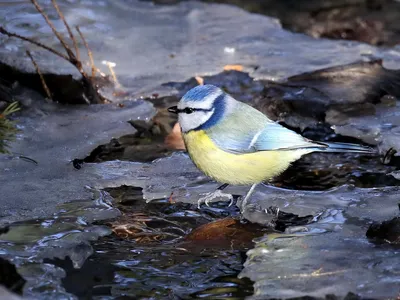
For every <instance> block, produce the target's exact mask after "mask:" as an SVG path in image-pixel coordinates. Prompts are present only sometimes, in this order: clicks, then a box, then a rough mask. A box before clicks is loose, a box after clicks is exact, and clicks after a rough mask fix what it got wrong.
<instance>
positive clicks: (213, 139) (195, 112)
mask: <svg viewBox="0 0 400 300" xmlns="http://www.w3.org/2000/svg"><path fill="white" fill-rule="evenodd" d="M168 110H169V112H172V113H176V114H178V121H179V124H180V126H181V129H182V136H183V140H184V142H185V145H186V149H187V151H188V153H189V156H190V158H191V159H192V161H193V162H194V164H195V165H196V166H197V167H198V168H199V169H200V170H201V171H202V172H204V173H205V174H206V175H208V176H209V177H211V178H212V179H214V180H216V181H217V182H220V183H223V185H222V186H220V187H219V188H218V189H217V190H216V191H215V192H214V193H209V194H207V195H206V196H205V197H203V198H201V199H200V200H199V202H198V204H199V207H200V205H201V204H202V203H205V204H206V205H208V204H209V202H210V201H211V200H213V199H214V198H217V197H227V198H228V199H229V200H230V201H231V202H230V204H232V201H233V198H232V195H230V194H225V193H223V192H222V190H223V189H224V188H225V187H226V186H227V185H229V184H232V185H252V186H251V188H250V190H249V192H248V193H247V194H246V196H245V197H244V200H243V201H242V204H241V207H242V208H244V205H245V204H246V202H247V200H248V199H249V198H250V196H251V194H252V193H253V191H254V189H255V187H256V185H257V184H259V183H261V182H263V181H269V180H271V179H272V178H274V177H275V176H278V175H279V174H281V173H282V172H283V171H285V170H286V169H287V168H288V167H289V166H290V164H291V163H292V162H294V161H296V160H298V159H299V158H300V157H302V156H303V155H305V154H308V153H311V152H316V151H319V152H357V153H372V152H373V150H372V149H371V148H369V147H365V146H361V145H356V144H345V143H325V142H315V141H312V140H309V139H307V138H304V137H302V136H301V135H299V134H297V133H296V132H294V131H292V130H289V129H287V128H285V127H283V126H282V125H280V124H278V123H276V122H273V121H272V120H270V119H268V117H267V116H265V115H264V114H263V113H262V112H260V111H258V110H257V109H255V108H253V107H251V106H249V105H247V104H245V103H243V102H240V101H237V100H235V99H234V98H233V97H231V96H230V95H228V94H226V93H225V92H223V91H222V90H221V89H220V88H218V87H216V86H213V85H199V86H196V87H195V88H193V89H191V90H189V91H188V92H187V93H186V94H185V95H184V96H183V97H182V99H181V100H180V101H179V103H178V105H177V106H173V107H170V108H169V109H168Z"/></svg>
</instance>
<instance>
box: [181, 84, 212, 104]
mask: <svg viewBox="0 0 400 300" xmlns="http://www.w3.org/2000/svg"><path fill="white" fill-rule="evenodd" d="M218 90H219V88H217V87H216V86H214V85H211V84H205V85H198V86H196V87H194V88H192V89H191V90H189V91H188V92H187V93H186V94H185V95H183V97H182V100H183V101H202V100H203V99H204V98H205V97H207V96H208V95H210V94H212V93H215V92H217V91H218Z"/></svg>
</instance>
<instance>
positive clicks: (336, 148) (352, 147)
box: [317, 142, 377, 154]
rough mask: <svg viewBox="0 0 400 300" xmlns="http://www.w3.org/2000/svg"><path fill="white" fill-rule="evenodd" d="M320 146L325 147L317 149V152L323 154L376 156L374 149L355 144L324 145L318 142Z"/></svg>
mask: <svg viewBox="0 0 400 300" xmlns="http://www.w3.org/2000/svg"><path fill="white" fill-rule="evenodd" d="M318 144H320V145H324V146H326V147H323V148H322V147H321V148H318V150H317V151H323V152H353V153H365V154H376V153H377V152H376V150H375V149H374V148H371V147H368V146H362V145H357V144H348V143H325V142H318Z"/></svg>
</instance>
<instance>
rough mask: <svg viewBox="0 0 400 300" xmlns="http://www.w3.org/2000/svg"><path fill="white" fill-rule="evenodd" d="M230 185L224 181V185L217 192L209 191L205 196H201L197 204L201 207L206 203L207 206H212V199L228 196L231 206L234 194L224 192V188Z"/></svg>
mask: <svg viewBox="0 0 400 300" xmlns="http://www.w3.org/2000/svg"><path fill="white" fill-rule="evenodd" d="M227 186H228V184H227V183H224V184H223V185H221V186H219V187H218V188H217V189H216V190H215V192H213V193H207V194H205V196H204V197H201V198H200V199H199V201H197V206H198V208H200V206H201V204H203V203H205V204H206V205H207V206H210V201H212V200H213V199H215V198H224V197H226V198H228V200H229V205H228V206H231V205H232V204H233V196H232V195H231V194H227V193H223V192H222V190H223V189H225V188H226V187H227Z"/></svg>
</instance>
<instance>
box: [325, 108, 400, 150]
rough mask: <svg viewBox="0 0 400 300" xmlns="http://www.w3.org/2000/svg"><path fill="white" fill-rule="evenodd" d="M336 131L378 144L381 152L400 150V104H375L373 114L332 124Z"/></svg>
mask: <svg viewBox="0 0 400 300" xmlns="http://www.w3.org/2000/svg"><path fill="white" fill-rule="evenodd" d="M332 128H333V129H334V130H335V132H336V133H338V134H342V135H345V136H352V137H356V138H358V139H361V140H363V141H365V142H366V143H370V144H372V145H379V150H380V152H381V153H385V152H386V151H387V150H389V149H390V148H394V149H396V150H397V151H399V152H400V105H399V101H395V102H394V105H390V106H387V105H384V104H378V105H376V113H375V114H374V115H367V116H360V117H350V118H347V119H346V120H345V121H344V122H343V123H342V124H339V125H334V126H332Z"/></svg>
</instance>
